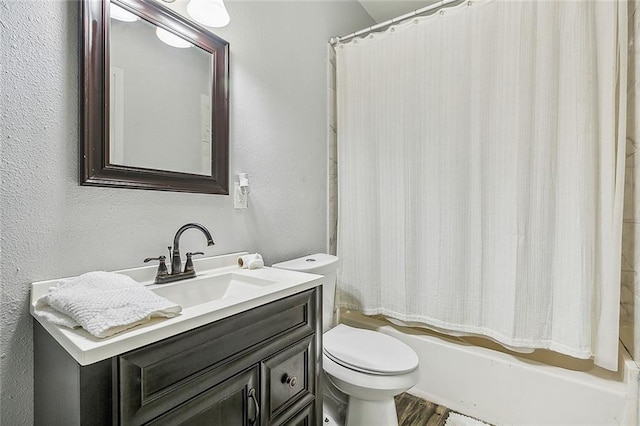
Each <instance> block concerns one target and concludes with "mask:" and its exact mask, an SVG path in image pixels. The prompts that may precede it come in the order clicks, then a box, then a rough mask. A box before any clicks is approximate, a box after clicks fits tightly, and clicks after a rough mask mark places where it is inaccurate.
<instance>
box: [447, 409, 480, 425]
mask: <svg viewBox="0 0 640 426" xmlns="http://www.w3.org/2000/svg"><path fill="white" fill-rule="evenodd" d="M444 426H488V423H485V422H481V421H480V420H476V419H472V418H471V417H467V416H463V415H462V414H458V413H453V412H452V413H449V417H447V421H446V422H445V423H444Z"/></svg>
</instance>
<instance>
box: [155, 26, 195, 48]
mask: <svg viewBox="0 0 640 426" xmlns="http://www.w3.org/2000/svg"><path fill="white" fill-rule="evenodd" d="M156 35H157V36H158V38H159V39H160V40H162V41H163V42H164V43H166V44H168V45H169V46H173V47H178V48H180V49H186V48H187V47H191V46H192V44H191V43H189V42H188V41H187V40H185V39H183V38H180V37H178V36H177V35H175V34H173V33H171V32H169V31H167V30H165V29H164V28H160V27H158V28H156Z"/></svg>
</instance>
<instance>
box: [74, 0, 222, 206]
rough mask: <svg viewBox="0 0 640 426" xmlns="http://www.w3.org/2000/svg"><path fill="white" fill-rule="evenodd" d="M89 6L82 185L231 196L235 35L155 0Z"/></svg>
mask: <svg viewBox="0 0 640 426" xmlns="http://www.w3.org/2000/svg"><path fill="white" fill-rule="evenodd" d="M81 4H82V54H83V85H82V103H83V105H82V106H83V109H82V120H81V122H82V146H81V156H82V158H81V173H80V175H81V184H82V185H97V186H115V187H121V188H137V189H154V190H164V191H180V192H199V193H209V194H228V193H229V191H228V151H229V131H228V129H229V125H228V84H227V82H228V43H227V42H226V41H224V40H222V39H220V38H218V37H216V36H215V35H213V34H211V33H210V32H209V31H207V30H205V29H204V28H202V27H199V26H198V25H197V24H195V23H192V22H191V21H189V20H188V19H186V18H184V17H183V16H182V15H180V14H178V13H176V12H174V11H172V10H171V9H168V8H167V7H165V6H163V5H162V4H160V2H158V1H156V0H111V1H109V0H83V1H82V3H81Z"/></svg>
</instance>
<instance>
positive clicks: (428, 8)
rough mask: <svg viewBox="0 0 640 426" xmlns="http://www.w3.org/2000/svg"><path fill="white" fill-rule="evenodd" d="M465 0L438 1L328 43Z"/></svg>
mask: <svg viewBox="0 0 640 426" xmlns="http://www.w3.org/2000/svg"><path fill="white" fill-rule="evenodd" d="M464 1H465V0H440V1H439V2H437V3H434V4H431V5H429V6H425V7H422V8H420V9H416V10H414V11H413V12H409V13H406V14H404V15H401V16H398V17H397V18H393V19H389V20H388V21H384V22H381V23H379V24H376V25H373V26H371V27H368V28H365V29H363V30H360V31H356V32H355V33H351V34H348V35H345V36H342V37H332V38H331V40H330V41H329V43H331V45H333V46H335V45H336V44H338V43H340V42H343V41H346V40H350V39H352V38H354V37H358V36H361V35H363V34H367V33H372V32H374V31H376V30H379V29H380V28H384V27H388V26H389V25H393V24H397V23H398V22H402V21H404V20H406V19H409V18H413V17H414V16H418V15H422V14H423V13H427V12H429V11H431V10H435V9H439V8H441V7H444V6H447V5H449V4H451V3H463V2H464Z"/></svg>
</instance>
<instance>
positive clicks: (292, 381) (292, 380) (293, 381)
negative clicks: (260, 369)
mask: <svg viewBox="0 0 640 426" xmlns="http://www.w3.org/2000/svg"><path fill="white" fill-rule="evenodd" d="M282 382H283V383H286V384H288V385H289V387H290V388H295V387H296V384H297V383H298V378H297V377H296V376H286V377H285V379H284V380H283V381H282Z"/></svg>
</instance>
